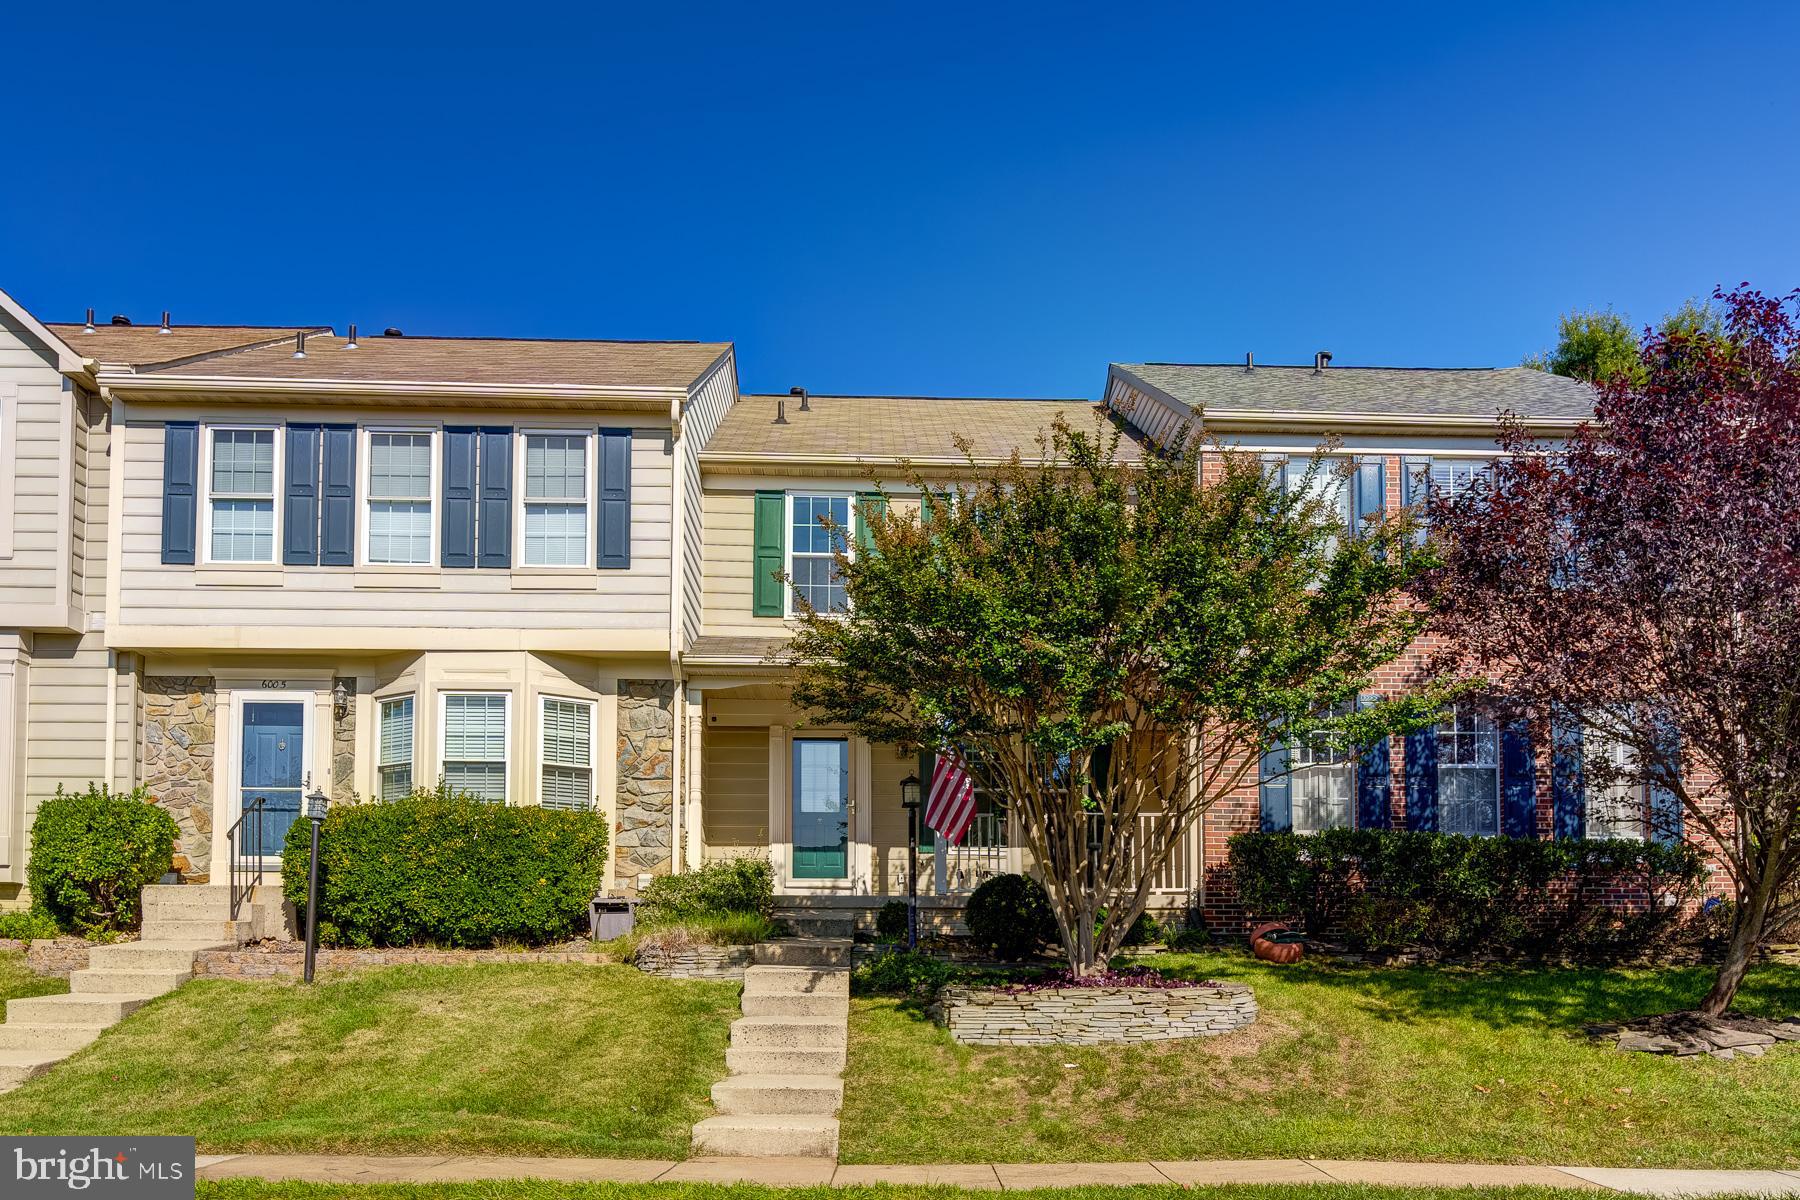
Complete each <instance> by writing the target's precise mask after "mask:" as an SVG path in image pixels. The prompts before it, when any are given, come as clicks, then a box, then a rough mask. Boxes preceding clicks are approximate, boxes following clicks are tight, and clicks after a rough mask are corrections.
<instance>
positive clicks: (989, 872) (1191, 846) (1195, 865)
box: [932, 812, 1200, 896]
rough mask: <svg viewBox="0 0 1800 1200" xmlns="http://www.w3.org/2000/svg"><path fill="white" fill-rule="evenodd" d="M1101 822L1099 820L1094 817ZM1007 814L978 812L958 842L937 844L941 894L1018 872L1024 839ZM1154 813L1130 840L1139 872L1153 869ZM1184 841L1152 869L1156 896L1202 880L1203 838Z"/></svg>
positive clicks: (1191, 833) (935, 867) (1193, 834)
mask: <svg viewBox="0 0 1800 1200" xmlns="http://www.w3.org/2000/svg"><path fill="white" fill-rule="evenodd" d="M1093 819H1095V820H1098V818H1093ZM1009 825H1010V822H1009V821H1008V820H1007V817H1006V814H1004V813H996V812H985V813H977V814H976V815H975V820H974V822H973V823H971V824H970V826H969V831H968V833H967V834H965V835H964V837H963V840H962V842H961V843H960V844H958V845H955V846H944V845H941V844H940V845H939V846H938V847H937V849H936V851H935V852H934V853H933V854H932V860H933V862H932V874H933V883H934V884H935V885H936V892H937V894H938V895H940V896H952V895H963V894H967V893H969V892H972V891H974V890H975V889H976V888H977V887H979V886H980V885H981V884H982V883H983V882H984V881H986V880H988V879H991V878H993V877H994V876H995V875H1004V874H1008V873H1013V872H1018V871H1020V870H1023V868H1024V852H1023V850H1022V849H1021V848H1020V846H1019V845H1018V843H1019V842H1020V841H1021V840H1022V839H1021V838H1019V837H1018V836H1017V832H1018V831H1017V830H1014V829H1010V828H1009ZM1158 836H1159V835H1158V833H1157V831H1156V817H1155V816H1154V815H1151V814H1144V815H1140V816H1139V817H1138V832H1137V835H1136V836H1135V837H1132V838H1130V839H1129V840H1128V843H1127V847H1126V849H1127V851H1128V852H1129V853H1131V854H1133V855H1135V856H1136V857H1137V860H1138V865H1139V869H1140V870H1149V869H1150V863H1151V861H1152V859H1153V857H1154V855H1155V852H1156V851H1157V849H1158V848H1159V847H1158V844H1157V839H1158ZM1182 843H1183V844H1182V845H1181V846H1180V847H1178V848H1177V849H1176V851H1175V853H1174V854H1172V855H1170V856H1169V859H1168V861H1167V862H1165V863H1163V864H1162V865H1161V866H1160V867H1158V868H1156V869H1155V870H1154V871H1152V872H1151V875H1152V881H1151V884H1150V890H1151V892H1152V893H1153V894H1158V895H1175V894H1180V893H1186V892H1192V891H1194V890H1195V889H1196V888H1197V887H1199V881H1200V837H1199V830H1198V829H1197V828H1190V829H1189V830H1188V832H1187V834H1186V835H1185V836H1184V837H1183V838H1182Z"/></svg>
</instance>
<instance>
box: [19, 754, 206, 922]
mask: <svg viewBox="0 0 1800 1200" xmlns="http://www.w3.org/2000/svg"><path fill="white" fill-rule="evenodd" d="M178 832H179V831H178V830H177V829H176V827H175V819H174V818H173V817H171V816H169V814H168V813H167V812H165V811H163V810H162V809H160V808H158V807H157V806H156V805H155V804H153V803H151V800H150V795H149V793H148V792H146V791H145V790H144V789H143V788H138V789H137V790H136V791H133V792H129V793H119V792H109V791H107V790H106V789H105V788H100V787H95V786H94V785H93V784H91V783H90V784H88V786H87V790H86V791H85V792H82V793H80V794H79V795H73V796H72V795H69V794H68V793H66V792H64V791H63V789H62V788H61V787H60V786H58V787H57V789H56V795H54V796H52V797H51V798H50V799H48V800H46V801H44V803H43V804H42V805H41V806H40V807H39V808H38V811H37V817H36V818H35V819H34V820H33V821H32V823H31V866H30V868H29V870H28V871H27V878H28V879H29V881H30V884H31V896H32V901H33V903H35V904H36V905H38V906H39V907H40V908H42V909H43V910H44V912H45V913H46V914H48V916H49V917H50V919H51V920H53V921H54V922H56V923H57V924H58V925H60V926H62V927H63V928H64V929H72V930H74V931H75V932H77V933H80V934H83V935H86V936H90V937H93V936H101V935H105V934H112V933H123V932H126V931H127V930H132V929H136V928H137V927H138V923H139V920H140V916H141V914H140V907H141V905H142V902H143V890H144V888H145V887H146V886H148V885H150V884H152V883H155V882H156V881H157V880H158V879H160V878H162V877H163V875H164V874H165V873H166V872H167V871H168V870H169V868H170V866H171V864H172V863H173V861H174V856H175V838H176V835H177V833H178Z"/></svg>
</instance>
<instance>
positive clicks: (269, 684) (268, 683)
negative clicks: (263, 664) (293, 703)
mask: <svg viewBox="0 0 1800 1200" xmlns="http://www.w3.org/2000/svg"><path fill="white" fill-rule="evenodd" d="M262 685H263V687H265V688H267V689H268V690H269V691H271V692H279V691H284V690H286V688H287V680H285V679H265V680H263V681H262Z"/></svg>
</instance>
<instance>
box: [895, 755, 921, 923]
mask: <svg viewBox="0 0 1800 1200" xmlns="http://www.w3.org/2000/svg"><path fill="white" fill-rule="evenodd" d="M920 791H921V789H920V787H919V777H918V776H917V775H911V774H909V775H907V777H906V778H905V779H902V780H901V781H900V807H901V808H904V809H905V810H906V948H907V949H908V950H917V949H918V948H919V796H920Z"/></svg>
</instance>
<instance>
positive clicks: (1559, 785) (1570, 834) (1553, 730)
mask: <svg viewBox="0 0 1800 1200" xmlns="http://www.w3.org/2000/svg"><path fill="white" fill-rule="evenodd" d="M1550 799H1551V803H1552V804H1553V806H1554V808H1555V813H1556V820H1555V826H1556V840H1557V841H1559V842H1567V841H1580V840H1581V839H1582V838H1584V837H1586V836H1587V799H1586V797H1585V796H1584V795H1583V786H1582V781H1581V718H1580V717H1578V716H1576V715H1575V713H1574V711H1573V710H1571V709H1569V708H1566V707H1564V706H1562V705H1558V706H1556V707H1555V708H1553V709H1551V711H1550Z"/></svg>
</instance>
